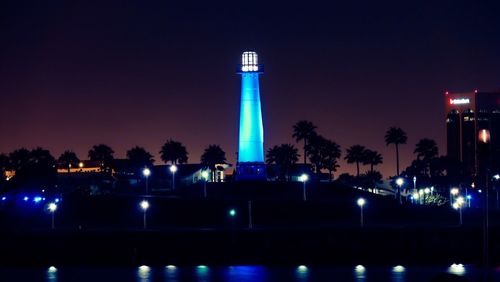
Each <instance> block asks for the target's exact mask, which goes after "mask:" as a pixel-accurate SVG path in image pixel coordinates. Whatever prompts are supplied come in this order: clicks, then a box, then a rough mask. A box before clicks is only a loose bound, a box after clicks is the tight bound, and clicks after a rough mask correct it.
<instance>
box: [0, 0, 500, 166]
mask: <svg viewBox="0 0 500 282" xmlns="http://www.w3.org/2000/svg"><path fill="white" fill-rule="evenodd" d="M106 2H108V3H107V4H99V5H93V4H89V3H87V1H71V3H67V1H50V4H40V3H39V2H38V1H33V3H27V2H22V1H7V3H3V4H1V5H2V7H0V35H1V36H2V41H1V42H2V44H1V46H0V62H1V63H0V98H1V103H0V105H1V110H0V120H1V122H0V132H2V134H1V135H0V152H5V153H7V152H10V151H12V150H14V149H16V148H19V147H21V146H24V147H28V148H32V147H34V146H42V147H46V148H48V149H50V150H51V152H52V153H53V155H55V156H56V157H57V156H58V155H59V154H60V153H61V152H62V151H63V150H65V149H71V150H74V151H75V152H76V153H77V154H78V155H79V157H80V158H85V157H86V155H87V151H88V150H89V148H90V147H91V146H92V145H94V144H97V143H106V144H108V145H110V146H111V147H112V148H113V149H114V150H115V152H116V157H124V156H125V152H126V150H127V149H130V148H131V147H133V146H135V145H140V146H144V147H145V148H146V149H147V150H149V151H150V152H151V153H153V154H154V155H155V159H156V160H157V162H158V161H159V156H158V152H159V150H160V147H161V145H162V144H163V143H164V142H165V141H166V140H167V139H168V138H173V139H176V140H178V141H181V142H183V143H184V144H185V145H186V146H187V149H188V151H189V153H190V155H189V161H190V162H198V161H199V158H200V154H201V153H202V152H203V150H204V148H205V147H206V146H207V145H208V144H219V145H221V146H222V148H223V149H224V150H225V151H226V153H227V156H228V159H229V161H230V162H232V163H234V162H235V152H236V151H237V136H238V123H239V122H238V119H239V112H238V111H239V108H238V107H239V94H240V93H239V77H238V76H237V75H236V74H235V69H236V66H237V64H238V63H239V60H240V54H241V53H242V52H243V51H246V50H255V51H257V52H258V53H259V58H260V60H261V62H262V64H264V66H265V70H266V73H265V74H264V76H263V77H262V80H261V91H262V103H263V112H264V113H263V114H264V127H265V138H266V144H265V146H266V148H268V147H270V146H273V145H277V144H280V143H292V144H295V142H294V141H293V140H292V138H291V132H292V129H291V128H292V125H293V124H294V123H295V122H297V121H298V120H301V119H308V120H311V121H313V122H314V123H315V124H316V125H317V126H318V131H319V132H320V133H321V134H323V135H324V136H325V137H328V138H330V139H332V140H334V141H336V142H337V143H339V144H340V145H341V146H342V149H343V151H345V148H347V147H349V146H350V145H353V144H362V145H365V146H366V147H368V148H370V149H374V150H378V151H379V152H381V153H382V154H383V156H384V164H383V165H381V166H380V167H379V168H378V169H379V170H381V172H382V173H383V174H384V176H389V175H391V174H394V171H395V153H394V149H393V148H392V147H390V148H388V147H386V145H385V142H384V134H385V131H386V130H387V129H388V128H389V127H390V126H400V127H402V128H403V129H404V130H405V131H406V132H407V133H408V137H409V139H408V144H407V145H405V146H402V150H401V159H402V165H401V166H402V168H404V167H406V166H407V165H408V164H409V163H410V162H411V160H412V159H413V158H414V156H413V153H412V152H413V149H414V145H415V144H416V143H417V141H418V139H420V138H424V137H427V138H432V139H435V140H436V141H437V142H438V145H439V149H440V153H441V154H444V153H445V152H446V148H445V144H444V140H445V131H444V130H445V128H444V121H443V120H444V105H443V92H444V90H450V91H460V92H461V91H472V90H474V89H480V90H483V91H492V90H498V89H499V88H500V64H499V62H500V36H498V35H499V34H500V21H498V17H497V15H499V14H500V4H498V3H488V2H486V1H451V0H450V1H440V3H435V1H410V2H408V1H388V2H384V3H380V2H374V1H361V2H359V1H357V2H356V3H353V4H348V3H344V2H345V1H342V3H332V1H324V2H311V3H309V2H303V3H302V4H300V5H295V4H293V3H290V2H288V1H286V2H282V3H274V4H270V3H267V2H266V1H251V2H242V1H230V2H224V1H222V2H220V1H217V3H213V2H212V1H203V2H201V1H200V2H201V3H196V2H189V3H186V2H185V1H177V2H182V3H176V4H164V3H163V2H164V1H106ZM240 2H241V3H240ZM365 169H368V167H366V168H363V170H365ZM344 171H349V172H352V171H354V165H347V164H344V163H343V162H342V167H341V168H340V172H344Z"/></svg>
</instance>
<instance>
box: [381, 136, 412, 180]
mask: <svg viewBox="0 0 500 282" xmlns="http://www.w3.org/2000/svg"><path fill="white" fill-rule="evenodd" d="M407 140H408V137H407V136H406V132H404V131H403V129H401V128H399V127H391V128H389V130H387V132H386V133H385V144H386V145H387V146H389V145H390V144H394V146H395V147H396V176H399V145H400V144H406V141H407Z"/></svg>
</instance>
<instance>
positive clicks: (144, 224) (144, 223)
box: [139, 200, 149, 229]
mask: <svg viewBox="0 0 500 282" xmlns="http://www.w3.org/2000/svg"><path fill="white" fill-rule="evenodd" d="M139 206H140V207H141V209H142V211H143V218H142V227H143V228H144V229H146V228H147V221H146V212H147V210H148V209H149V202H148V201H146V200H142V201H141V203H140V204H139Z"/></svg>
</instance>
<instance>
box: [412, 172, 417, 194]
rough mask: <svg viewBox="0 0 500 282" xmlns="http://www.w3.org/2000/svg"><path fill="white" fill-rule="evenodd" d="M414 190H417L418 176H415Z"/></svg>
mask: <svg viewBox="0 0 500 282" xmlns="http://www.w3.org/2000/svg"><path fill="white" fill-rule="evenodd" d="M413 191H414V192H415V191H417V177H416V176H413Z"/></svg>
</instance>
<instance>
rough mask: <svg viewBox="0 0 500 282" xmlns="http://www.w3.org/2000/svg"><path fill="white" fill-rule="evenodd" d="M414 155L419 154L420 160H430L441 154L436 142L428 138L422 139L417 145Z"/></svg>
mask: <svg viewBox="0 0 500 282" xmlns="http://www.w3.org/2000/svg"><path fill="white" fill-rule="evenodd" d="M413 153H414V154H417V159H419V160H430V159H432V158H435V157H437V156H438V154H439V150H438V147H437V144H436V141H434V140H432V139H428V138H422V139H420V140H419V141H418V143H417V144H416V145H415V150H414V151H413Z"/></svg>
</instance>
